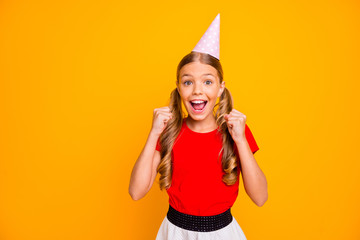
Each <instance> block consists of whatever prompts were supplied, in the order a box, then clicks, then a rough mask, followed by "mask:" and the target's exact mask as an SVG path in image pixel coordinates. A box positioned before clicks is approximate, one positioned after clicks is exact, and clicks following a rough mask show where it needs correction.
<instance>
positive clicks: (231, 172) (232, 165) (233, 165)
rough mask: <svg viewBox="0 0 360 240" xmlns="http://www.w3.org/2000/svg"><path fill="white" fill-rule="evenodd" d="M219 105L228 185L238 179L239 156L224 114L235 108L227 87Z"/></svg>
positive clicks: (223, 157)
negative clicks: (235, 151) (234, 147)
mask: <svg viewBox="0 0 360 240" xmlns="http://www.w3.org/2000/svg"><path fill="white" fill-rule="evenodd" d="M216 105H218V106H219V107H218V109H217V110H216V112H215V118H216V123H217V125H218V126H219V129H220V131H221V132H222V139H223V147H222V148H221V151H220V153H219V156H220V154H221V152H223V155H222V160H221V164H222V168H223V170H224V172H225V174H224V175H223V178H222V180H223V182H224V183H226V184H227V185H232V184H234V183H235V182H236V181H237V179H238V176H237V166H238V164H237V161H236V160H237V157H236V154H235V153H234V149H233V145H234V140H233V139H232V137H231V134H230V132H229V130H228V127H227V124H226V121H225V118H224V116H225V115H226V114H228V113H230V112H231V110H232V109H233V100H232V96H231V93H230V91H229V90H228V89H227V88H225V89H224V91H223V92H222V94H221V96H220V100H219V102H218V103H217V104H216Z"/></svg>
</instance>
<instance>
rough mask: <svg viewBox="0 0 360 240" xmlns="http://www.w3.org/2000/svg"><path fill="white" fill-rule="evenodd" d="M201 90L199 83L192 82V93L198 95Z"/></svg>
mask: <svg viewBox="0 0 360 240" xmlns="http://www.w3.org/2000/svg"><path fill="white" fill-rule="evenodd" d="M202 92H203V90H202V85H201V84H199V83H195V84H194V88H193V94H194V95H200V94H202Z"/></svg>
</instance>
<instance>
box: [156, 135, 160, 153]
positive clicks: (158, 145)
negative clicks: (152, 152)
mask: <svg viewBox="0 0 360 240" xmlns="http://www.w3.org/2000/svg"><path fill="white" fill-rule="evenodd" d="M155 149H156V150H158V151H159V152H160V150H161V146H160V138H158V140H157V143H156V148H155Z"/></svg>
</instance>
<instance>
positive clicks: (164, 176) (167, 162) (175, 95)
mask: <svg viewBox="0 0 360 240" xmlns="http://www.w3.org/2000/svg"><path fill="white" fill-rule="evenodd" d="M169 107H170V109H171V112H172V113H173V118H172V119H170V120H169V121H168V123H167V125H166V128H165V129H164V131H163V132H162V133H161V135H160V137H159V138H160V140H159V141H160V145H161V150H160V156H161V160H160V163H159V166H158V167H157V172H158V173H159V174H160V178H159V185H160V190H162V189H163V188H165V189H168V188H169V187H170V185H171V178H172V159H171V152H172V148H173V145H174V142H175V140H176V137H177V136H178V135H179V133H180V130H181V126H182V123H183V118H184V116H183V112H182V105H181V97H180V94H179V92H178V90H177V88H175V89H174V90H173V91H172V92H171V94H170V103H169Z"/></svg>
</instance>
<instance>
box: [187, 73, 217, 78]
mask: <svg viewBox="0 0 360 240" xmlns="http://www.w3.org/2000/svg"><path fill="white" fill-rule="evenodd" d="M208 75H210V76H213V77H214V75H213V74H211V73H204V74H203V75H201V76H208ZM183 77H192V75H191V74H183V75H182V76H181V78H183Z"/></svg>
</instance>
